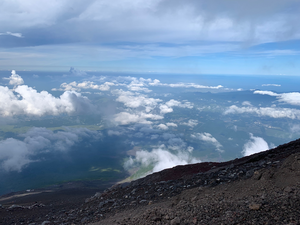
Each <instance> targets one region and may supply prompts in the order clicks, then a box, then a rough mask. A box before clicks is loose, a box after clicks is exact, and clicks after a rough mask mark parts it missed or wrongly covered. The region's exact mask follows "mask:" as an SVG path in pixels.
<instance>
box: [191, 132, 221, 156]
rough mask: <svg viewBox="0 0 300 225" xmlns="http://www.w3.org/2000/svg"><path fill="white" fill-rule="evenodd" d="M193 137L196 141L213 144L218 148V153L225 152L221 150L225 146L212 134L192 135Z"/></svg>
mask: <svg viewBox="0 0 300 225" xmlns="http://www.w3.org/2000/svg"><path fill="white" fill-rule="evenodd" d="M191 137H192V138H195V139H198V140H201V141H206V142H209V143H211V144H213V145H214V146H215V147H216V150H217V151H219V152H224V151H223V150H221V148H222V147H223V146H222V145H221V144H220V142H218V141H217V139H216V138H214V137H213V136H212V135H211V134H210V133H206V132H204V133H196V134H191Z"/></svg>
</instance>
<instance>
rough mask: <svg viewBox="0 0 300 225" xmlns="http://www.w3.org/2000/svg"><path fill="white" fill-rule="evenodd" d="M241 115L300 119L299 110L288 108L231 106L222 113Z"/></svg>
mask: <svg viewBox="0 0 300 225" xmlns="http://www.w3.org/2000/svg"><path fill="white" fill-rule="evenodd" d="M235 113H238V114H242V113H251V114H256V115H258V116H269V117H273V118H290V119H300V110H298V109H290V108H275V107H274V108H273V107H259V108H258V107H238V106H236V105H232V106H230V107H229V108H227V109H226V110H225V112H224V114H225V115H227V114H235Z"/></svg>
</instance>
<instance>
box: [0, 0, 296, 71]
mask: <svg viewBox="0 0 300 225" xmlns="http://www.w3.org/2000/svg"><path fill="white" fill-rule="evenodd" d="M299 21H300V2H299V1H298V0H284V1H282V0H260V1H258V0H245V1H239V0H226V1H224V0H211V1H205V0H148V1H142V0H114V1H110V0H85V1H80V0H60V1H47V0H26V1H23V0H14V1H11V0H2V1H1V2H0V69H1V70H8V71H11V70H13V69H15V70H18V71H22V70H46V71H66V70H68V69H69V68H70V67H76V68H78V69H80V70H83V71H113V72H133V73H140V72H143V73H145V72H146V73H181V74H182V73H187V74H232V75H243V74H250V75H253V74H254V75H260V74H261V75H293V76H297V75H299V72H300V67H299V63H298V62H299V53H300V41H299V39H300V27H299V25H298V24H299Z"/></svg>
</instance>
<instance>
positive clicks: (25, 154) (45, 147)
mask: <svg viewBox="0 0 300 225" xmlns="http://www.w3.org/2000/svg"><path fill="white" fill-rule="evenodd" d="M21 137H24V139H23V141H21V140H17V139H14V138H8V139H5V140H3V141H0V168H2V169H3V170H5V171H21V170H22V169H23V168H24V167H25V166H27V165H28V164H30V163H32V162H35V161H36V160H37V159H36V158H37V157H36V156H38V155H39V154H41V153H47V152H49V151H51V152H55V151H56V152H59V151H63V152H65V151H68V150H70V148H71V147H72V146H73V145H75V144H76V143H78V141H79V140H80V138H82V137H91V138H99V137H100V134H99V133H97V132H96V131H91V130H88V129H85V128H79V129H67V130H66V131H58V132H53V131H51V130H47V129H46V128H32V129H30V130H29V131H28V132H27V133H25V134H23V135H21ZM33 158H34V159H33Z"/></svg>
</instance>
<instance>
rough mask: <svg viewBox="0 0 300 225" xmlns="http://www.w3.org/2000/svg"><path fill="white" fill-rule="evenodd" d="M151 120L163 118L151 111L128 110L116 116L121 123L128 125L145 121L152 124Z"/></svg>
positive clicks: (116, 119) (115, 119)
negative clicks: (129, 111) (135, 111)
mask: <svg viewBox="0 0 300 225" xmlns="http://www.w3.org/2000/svg"><path fill="white" fill-rule="evenodd" d="M148 119H150V120H161V119H163V117H162V116H160V115H155V114H151V113H143V112H139V113H133V114H131V113H128V112H120V113H118V114H116V115H115V116H114V121H115V122H116V123H117V124H120V125H127V124H130V123H144V124H152V122H151V121H148Z"/></svg>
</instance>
